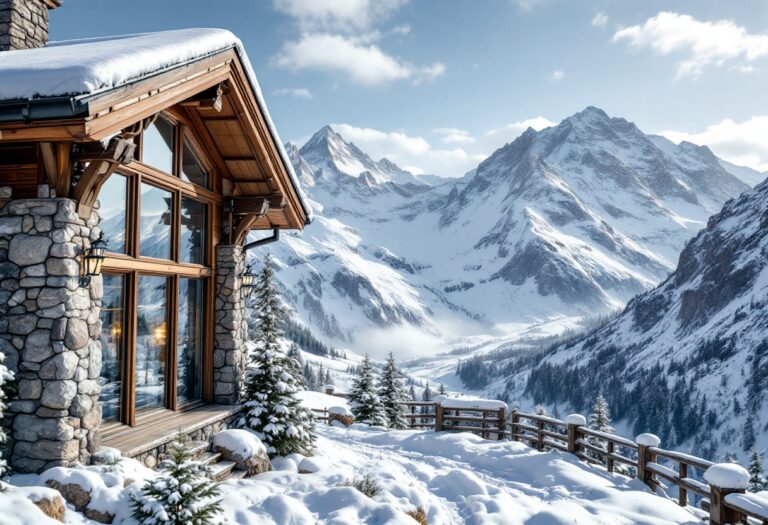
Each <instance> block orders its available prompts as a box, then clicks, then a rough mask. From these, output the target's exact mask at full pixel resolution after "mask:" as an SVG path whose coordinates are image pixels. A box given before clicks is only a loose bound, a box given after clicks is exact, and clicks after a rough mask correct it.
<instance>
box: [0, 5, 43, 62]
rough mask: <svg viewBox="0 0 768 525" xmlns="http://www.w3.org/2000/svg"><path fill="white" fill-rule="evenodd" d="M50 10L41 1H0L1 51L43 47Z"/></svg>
mask: <svg viewBox="0 0 768 525" xmlns="http://www.w3.org/2000/svg"><path fill="white" fill-rule="evenodd" d="M46 42H48V8H47V7H46V5H45V4H44V3H43V2H42V1H41V0H0V51H8V50H10V49H30V48H35V47H43V46H44V45H45V44H46Z"/></svg>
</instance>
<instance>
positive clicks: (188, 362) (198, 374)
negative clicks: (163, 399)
mask: <svg viewBox="0 0 768 525" xmlns="http://www.w3.org/2000/svg"><path fill="white" fill-rule="evenodd" d="M204 288H205V281H204V280H201V279H186V278H181V279H179V330H178V347H177V352H176V355H177V367H176V370H177V372H176V374H177V375H176V377H177V382H176V396H177V397H176V399H177V402H178V404H179V405H182V404H185V403H188V402H190V401H194V400H197V399H200V398H201V397H202V371H203V345H204V343H203V326H204V319H205V306H204V305H205V290H204Z"/></svg>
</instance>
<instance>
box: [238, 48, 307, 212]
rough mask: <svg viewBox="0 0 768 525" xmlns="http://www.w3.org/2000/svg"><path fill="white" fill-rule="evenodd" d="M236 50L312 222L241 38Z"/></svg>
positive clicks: (292, 182) (304, 196)
mask: <svg viewBox="0 0 768 525" xmlns="http://www.w3.org/2000/svg"><path fill="white" fill-rule="evenodd" d="M235 51H236V52H237V54H238V56H239V57H240V61H241V62H242V63H243V67H244V68H245V72H246V74H247V75H248V81H249V82H250V83H251V88H253V92H254V94H255V95H256V103H257V104H258V105H259V109H260V110H261V113H262V114H263V115H264V120H265V121H266V122H267V127H268V128H269V134H270V135H271V136H272V140H274V141H275V145H276V146H277V152H278V153H279V154H280V159H281V160H282V161H283V165H284V166H285V170H286V171H287V172H288V176H289V177H290V179H291V184H293V187H294V189H295V190H296V194H297V195H298V196H299V202H300V203H301V207H302V208H303V209H304V214H305V215H306V217H307V221H306V224H310V223H311V222H312V220H313V219H314V215H313V213H312V207H311V206H310V205H309V200H308V199H307V196H306V195H305V194H304V190H303V189H302V187H301V184H300V183H299V177H298V176H297V175H296V172H295V171H294V169H293V164H291V160H290V159H289V158H288V152H286V151H285V146H283V141H282V140H280V135H278V134H277V128H276V127H275V123H274V122H273V121H272V116H271V115H270V114H269V109H268V108H267V102H266V101H265V100H264V95H263V94H262V92H261V86H260V85H259V81H258V79H257V78H256V71H254V69H253V66H251V61H250V60H249V59H248V54H247V53H246V52H245V48H244V47H243V44H242V42H241V41H240V39H239V38H238V39H237V42H236V44H235Z"/></svg>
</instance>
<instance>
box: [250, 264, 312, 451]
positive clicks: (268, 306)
mask: <svg viewBox="0 0 768 525" xmlns="http://www.w3.org/2000/svg"><path fill="white" fill-rule="evenodd" d="M273 276H274V270H273V268H272V260H271V258H270V257H269V255H268V256H267V257H266V258H265V260H264V266H263V268H262V270H261V272H260V274H259V278H258V282H257V285H256V301H255V305H254V306H255V308H256V309H257V321H258V322H257V326H256V336H255V341H254V342H255V343H256V346H255V348H254V349H253V350H252V351H251V352H250V355H249V364H248V370H247V372H246V378H245V393H244V395H243V401H244V405H245V414H244V416H243V419H244V423H245V426H247V427H248V428H250V429H251V430H253V431H254V432H256V433H257V434H258V436H259V438H260V439H261V440H262V441H263V442H264V445H265V446H266V447H267V451H268V452H269V454H270V455H278V456H287V455H288V454H292V453H294V452H299V453H302V454H308V453H310V452H311V451H312V448H313V445H314V442H315V434H314V429H313V425H314V423H313V418H312V414H311V412H310V411H309V410H308V409H306V408H304V407H302V406H301V404H300V402H299V399H298V398H297V397H296V395H295V394H296V392H298V391H299V390H304V389H305V386H304V382H303V380H302V378H301V369H300V367H299V364H298V363H297V362H296V360H295V359H293V358H291V357H288V356H287V355H286V354H285V353H284V352H283V350H282V347H281V346H280V338H281V336H282V333H281V330H280V326H282V317H283V315H284V310H283V307H282V305H281V304H280V296H279V294H278V292H277V288H276V287H275V285H274V283H273Z"/></svg>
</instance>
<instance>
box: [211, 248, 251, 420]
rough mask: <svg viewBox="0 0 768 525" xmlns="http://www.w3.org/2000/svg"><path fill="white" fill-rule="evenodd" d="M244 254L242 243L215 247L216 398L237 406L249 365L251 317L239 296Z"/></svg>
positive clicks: (214, 365) (215, 401)
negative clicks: (248, 346) (248, 342)
mask: <svg viewBox="0 0 768 525" xmlns="http://www.w3.org/2000/svg"><path fill="white" fill-rule="evenodd" d="M244 271H245V254H244V253H243V249H242V247H240V246H230V245H225V246H218V247H217V248H216V312H215V320H216V325H215V328H214V350H213V382H214V385H213V401H214V403H222V404H226V405H234V404H236V403H237V402H238V400H239V398H240V390H241V388H242V383H243V374H244V371H245V365H246V359H247V355H246V348H245V342H246V340H247V337H248V317H247V315H246V309H245V302H244V301H243V298H242V296H241V295H240V276H241V275H242V274H243V272H244Z"/></svg>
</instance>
